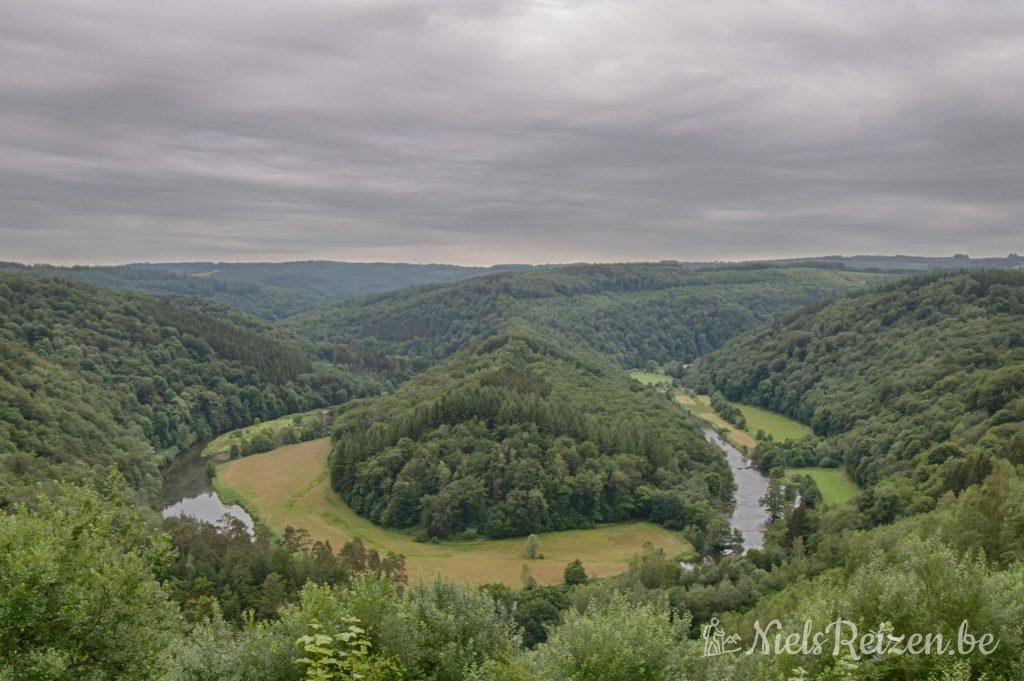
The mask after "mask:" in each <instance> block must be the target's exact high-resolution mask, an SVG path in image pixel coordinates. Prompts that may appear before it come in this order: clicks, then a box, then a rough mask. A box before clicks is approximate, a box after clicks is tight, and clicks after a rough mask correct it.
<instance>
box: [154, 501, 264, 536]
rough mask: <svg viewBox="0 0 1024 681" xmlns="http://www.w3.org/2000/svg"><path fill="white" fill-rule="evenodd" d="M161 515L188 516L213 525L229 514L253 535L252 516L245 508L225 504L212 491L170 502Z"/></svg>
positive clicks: (169, 516)
mask: <svg viewBox="0 0 1024 681" xmlns="http://www.w3.org/2000/svg"><path fill="white" fill-rule="evenodd" d="M162 515H163V517H165V518H172V517H174V516H190V517H192V518H195V519H196V520H201V521H203V522H207V523H211V524H213V525H219V524H221V521H222V519H223V518H224V516H230V517H232V518H238V519H239V520H241V521H242V524H243V525H245V530H246V532H248V533H249V536H250V537H252V536H253V531H252V527H253V521H252V516H250V515H249V514H248V513H246V512H245V509H244V508H242V507H241V506H236V505H231V506H227V505H225V504H224V503H223V502H222V501H221V500H220V497H218V496H217V493H216V492H214V491H210V492H203V493H201V494H197V495H195V496H191V497H187V498H185V499H182V500H180V501H178V502H177V503H174V504H171V505H170V506H168V507H167V508H165V509H164V510H163V511H162Z"/></svg>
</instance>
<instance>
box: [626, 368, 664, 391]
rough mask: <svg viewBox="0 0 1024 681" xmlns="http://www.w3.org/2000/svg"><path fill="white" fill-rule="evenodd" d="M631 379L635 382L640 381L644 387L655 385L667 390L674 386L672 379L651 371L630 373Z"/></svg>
mask: <svg viewBox="0 0 1024 681" xmlns="http://www.w3.org/2000/svg"><path fill="white" fill-rule="evenodd" d="M629 377H630V378H632V379H633V380H634V381H639V382H640V383H643V384H644V385H653V386H658V387H663V388H667V387H668V386H670V385H672V377H671V376H666V375H665V374H656V373H654V372H651V371H630V372H629Z"/></svg>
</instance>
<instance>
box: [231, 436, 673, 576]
mask: <svg viewBox="0 0 1024 681" xmlns="http://www.w3.org/2000/svg"><path fill="white" fill-rule="evenodd" d="M329 448H330V440H329V439H328V438H323V439H319V440H312V441H310V442H303V443H301V444H296V445H288V446H285V447H280V448H278V449H275V450H273V451H270V452H266V453H264V454H255V455H253V456H248V457H244V458H241V459H235V460H233V461H229V462H227V463H225V464H222V465H220V466H218V468H217V477H216V480H215V481H214V484H215V486H216V488H217V491H218V493H219V494H220V495H221V498H222V500H223V501H224V502H225V503H241V504H242V505H243V506H245V508H246V510H248V511H249V512H250V513H252V514H253V515H254V516H256V517H258V518H259V519H260V520H261V521H263V522H264V523H267V524H268V525H270V526H271V527H272V528H273V529H274V530H275V531H276V532H278V533H280V532H281V531H282V530H284V528H285V527H287V526H288V525H291V526H293V527H301V528H305V529H306V530H307V531H308V532H309V534H310V536H311V537H312V538H313V539H321V540H328V541H330V542H331V545H332V546H333V547H334V548H335V549H337V548H339V547H340V546H341V545H342V544H343V543H344V542H346V541H347V540H349V539H352V538H353V537H360V538H361V539H362V540H363V542H364V543H366V544H367V546H371V547H373V548H376V549H377V550H378V551H381V552H384V551H389V550H390V551H394V552H396V553H402V554H404V555H405V557H406V561H407V567H408V572H409V575H410V577H412V578H415V577H417V576H422V577H430V576H432V575H434V574H436V573H438V572H440V573H444V574H448V575H451V576H452V577H455V578H456V579H459V580H462V581H465V582H470V583H474V584H487V583H496V582H501V583H504V584H508V585H510V586H514V587H518V586H520V584H521V580H520V577H521V571H522V566H523V564H524V563H526V564H528V565H529V567H530V571H531V572H532V574H533V576H534V577H535V578H536V579H537V581H538V582H540V583H541V584H557V583H560V582H561V581H562V572H563V570H564V569H565V566H566V564H567V563H569V562H570V561H572V560H574V559H576V558H578V559H580V560H582V561H583V565H584V566H585V568H586V570H587V573H588V574H595V575H597V576H599V577H605V576H609V575H614V574H617V573H620V572H623V571H625V570H626V569H627V567H628V561H629V558H630V557H631V556H633V555H634V554H636V553H639V552H640V551H642V549H643V545H644V543H645V542H648V541H649V542H651V543H653V544H654V546H656V547H658V548H663V549H665V551H666V552H668V553H669V554H670V555H674V554H688V555H692V553H693V547H692V546H690V544H688V543H687V542H686V541H684V540H683V539H681V538H680V537H678V536H677V535H676V534H675V533H672V532H670V531H668V530H666V529H664V528H662V527H659V526H657V525H652V524H650V523H642V522H636V523H621V524H616V525H607V526H602V527H597V528H594V529H591V530H568V531H565V532H550V533H546V534H542V535H540V550H541V552H542V553H543V554H544V556H545V557H544V559H542V560H529V561H528V560H525V559H523V558H522V556H521V554H520V552H521V550H522V547H523V541H524V539H523V538H522V537H518V538H513V539H498V540H487V539H480V540H474V541H444V542H440V543H428V542H416V541H413V539H412V538H411V537H410V536H409V535H407V534H405V533H403V532H398V531H395V530H389V529H386V528H383V527H379V526H377V525H374V524H373V523H371V522H370V521H369V520H367V519H365V518H363V517H361V516H359V515H357V514H356V513H355V512H354V511H353V510H352V509H350V508H349V507H348V506H347V505H346V504H345V503H344V502H343V501H342V500H341V498H340V497H339V496H338V495H337V494H335V493H334V492H333V491H332V490H331V488H330V484H329V481H328V475H327V468H326V461H327V455H328V451H329Z"/></svg>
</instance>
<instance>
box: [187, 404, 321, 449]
mask: <svg viewBox="0 0 1024 681" xmlns="http://www.w3.org/2000/svg"><path fill="white" fill-rule="evenodd" d="M321 411H323V410H322V409H314V410H312V411H307V412H304V413H301V414H288V415H287V416H282V417H281V418H279V419H274V420H273V421H264V422H262V423H255V424H253V425H251V426H246V427H245V428H237V429H235V430H231V431H228V432H227V433H223V434H221V435H218V436H217V437H215V438H214V439H212V440H210V442H209V444H207V445H206V447H204V448H203V453H202V456H217V455H219V454H228V453H229V452H230V451H231V441H232V439H233V438H234V437H236V436H234V435H232V433H239V434H240V435H241V437H245V436H247V435H250V434H252V433H255V432H256V431H258V430H260V429H262V428H270V429H271V430H275V431H276V430H277V429H278V428H281V427H282V426H285V425H287V424H288V423H291V421H292V419H293V418H295V417H296V416H298V417H299V418H300V419H301V418H302V417H304V416H309V415H310V414H319V413H320V412H321Z"/></svg>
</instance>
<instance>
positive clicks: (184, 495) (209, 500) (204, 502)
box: [162, 442, 253, 536]
mask: <svg viewBox="0 0 1024 681" xmlns="http://www.w3.org/2000/svg"><path fill="white" fill-rule="evenodd" d="M205 446H206V443H205V442H202V443H199V444H196V445H193V446H192V447H190V448H189V449H188V451H186V452H185V453H184V454H181V455H179V456H178V457H177V458H176V459H175V460H174V461H172V462H171V463H170V465H168V466H167V468H165V469H164V470H163V476H164V494H163V501H164V510H163V511H162V513H163V516H164V517H165V518H170V517H173V516H179V515H187V516H191V517H193V518H195V519H196V520H202V521H204V522H207V523H211V524H214V525H216V524H218V523H219V522H220V520H221V518H223V517H224V516H225V515H229V516H232V517H234V518H238V519H239V520H241V521H242V523H243V524H244V525H245V529H246V530H248V532H249V536H252V535H253V530H252V528H253V521H252V516H250V515H249V514H248V513H246V512H245V509H244V508H242V507H241V506H235V505H231V506H228V505H227V504H224V503H223V502H221V500H220V497H218V496H217V492H216V491H214V489H213V485H212V484H211V483H210V479H209V478H208V477H206V464H207V459H204V458H202V457H200V456H199V453H200V452H202V451H203V447H205Z"/></svg>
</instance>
